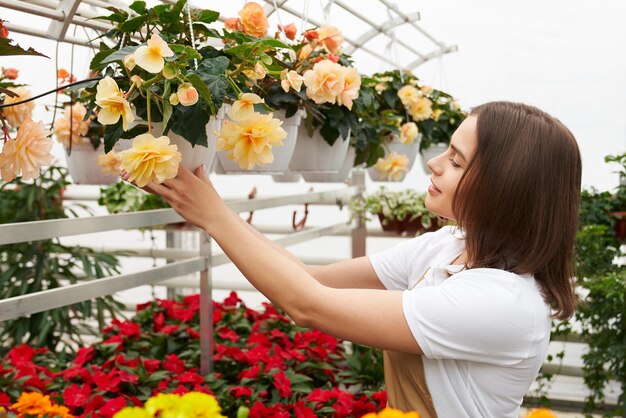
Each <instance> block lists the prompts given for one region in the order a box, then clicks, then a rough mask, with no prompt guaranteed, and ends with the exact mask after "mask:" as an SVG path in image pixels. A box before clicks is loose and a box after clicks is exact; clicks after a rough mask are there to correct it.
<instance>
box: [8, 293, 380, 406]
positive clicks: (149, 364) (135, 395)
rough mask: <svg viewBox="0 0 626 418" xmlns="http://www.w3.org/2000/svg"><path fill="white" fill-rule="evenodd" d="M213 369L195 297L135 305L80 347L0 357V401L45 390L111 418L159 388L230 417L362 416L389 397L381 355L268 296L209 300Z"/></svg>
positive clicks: (26, 349) (21, 349) (16, 351)
mask: <svg viewBox="0 0 626 418" xmlns="http://www.w3.org/2000/svg"><path fill="white" fill-rule="evenodd" d="M213 323H214V327H215V333H214V336H215V340H214V361H215V363H214V364H215V371H214V373H212V374H209V375H207V376H201V375H200V374H199V372H198V369H197V365H198V364H199V359H200V349H199V296H198V295H193V296H187V297H185V298H183V299H181V300H179V301H174V300H157V301H155V302H150V303H148V304H143V305H139V306H138V307H137V314H136V316H135V317H134V318H132V319H131V320H129V321H119V320H113V321H112V323H111V325H110V326H109V327H107V328H106V329H105V330H104V332H103V336H102V341H100V342H97V343H94V344H93V345H92V346H89V347H83V348H80V349H79V350H78V352H77V353H76V354H75V355H74V354H71V355H67V354H64V353H52V352H50V351H48V350H46V349H36V348H33V347H30V346H28V345H20V346H16V347H14V348H12V349H11V350H10V352H9V353H8V354H7V355H6V356H5V358H4V359H3V360H2V361H1V362H0V388H1V389H0V406H4V407H9V406H10V405H12V404H14V403H15V402H16V401H17V399H18V398H19V396H20V394H21V393H22V392H26V391H40V392H42V393H43V394H45V395H49V396H50V398H51V399H52V400H53V401H55V402H57V403H58V404H60V405H64V406H66V407H67V408H68V409H69V412H70V413H71V414H73V415H75V416H81V417H96V416H97V417H112V416H113V415H114V414H115V413H116V412H117V411H119V410H120V409H122V408H123V407H125V406H141V405H142V404H143V402H145V401H146V400H147V399H148V398H150V397H151V396H154V395H155V394H157V393H175V394H184V393H187V392H189V391H196V392H203V393H209V394H214V395H215V396H216V398H217V399H218V401H219V404H220V406H221V407H222V413H223V414H224V415H225V416H235V415H237V411H238V410H239V409H240V407H244V408H242V409H245V408H248V409H249V414H250V415H249V416H250V417H252V418H254V417H272V416H275V417H282V416H285V417H288V416H299V417H316V416H333V417H358V416H362V415H363V414H366V413H369V412H376V411H378V410H380V409H381V408H383V407H384V406H385V404H386V395H385V392H384V391H381V390H380V387H379V385H381V384H382V361H381V359H380V353H378V352H376V351H374V350H370V349H365V348H363V347H360V346H354V348H355V349H354V350H353V351H349V350H347V345H346V344H345V343H344V342H343V341H340V340H337V339H335V338H333V337H331V336H329V335H327V334H324V333H322V332H320V331H316V330H308V329H303V328H300V327H298V326H297V325H295V324H294V323H293V322H292V321H291V320H290V319H289V318H287V317H286V316H285V315H283V314H282V313H281V312H279V311H278V310H276V309H275V308H274V307H273V306H272V305H269V304H266V305H265V309H264V310H263V311H262V312H259V311H255V310H252V309H249V308H248V307H246V306H245V305H244V304H243V303H242V301H241V300H240V299H239V298H238V297H237V295H236V294H235V293H234V292H233V293H231V295H230V296H229V297H228V298H227V299H225V300H224V302H223V303H216V302H214V303H213Z"/></svg>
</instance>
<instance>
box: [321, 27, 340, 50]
mask: <svg viewBox="0 0 626 418" xmlns="http://www.w3.org/2000/svg"><path fill="white" fill-rule="evenodd" d="M318 33H319V37H320V40H321V42H322V45H324V47H325V48H326V49H327V50H328V52H330V53H333V54H336V53H337V52H339V50H340V49H341V44H343V36H342V35H341V31H340V30H339V29H337V28H336V27H334V26H330V25H327V26H322V27H321V28H319V29H318Z"/></svg>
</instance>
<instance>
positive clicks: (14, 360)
mask: <svg viewBox="0 0 626 418" xmlns="http://www.w3.org/2000/svg"><path fill="white" fill-rule="evenodd" d="M34 355H35V350H34V349H33V347H31V346H29V345H26V344H21V345H18V346H17V347H13V348H12V349H11V351H9V354H8V356H9V359H10V360H11V364H12V365H14V366H16V367H19V366H20V365H21V364H24V363H29V362H31V361H32V360H33V356H34Z"/></svg>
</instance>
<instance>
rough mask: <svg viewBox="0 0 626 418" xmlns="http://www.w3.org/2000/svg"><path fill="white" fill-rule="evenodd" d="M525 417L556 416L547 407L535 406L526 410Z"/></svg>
mask: <svg viewBox="0 0 626 418" xmlns="http://www.w3.org/2000/svg"><path fill="white" fill-rule="evenodd" d="M526 418H557V416H556V415H555V414H554V413H553V412H552V411H551V410H549V409H547V408H537V409H531V410H530V411H528V414H526Z"/></svg>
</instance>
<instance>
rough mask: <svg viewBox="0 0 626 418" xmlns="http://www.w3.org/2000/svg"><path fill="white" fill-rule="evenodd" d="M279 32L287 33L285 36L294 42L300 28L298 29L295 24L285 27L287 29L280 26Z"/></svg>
mask: <svg viewBox="0 0 626 418" xmlns="http://www.w3.org/2000/svg"><path fill="white" fill-rule="evenodd" d="M278 30H279V31H282V32H285V36H286V37H287V39H290V40H292V41H293V40H294V39H296V34H297V33H298V28H296V25H295V23H289V24H287V25H285V27H282V26H281V25H278Z"/></svg>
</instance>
